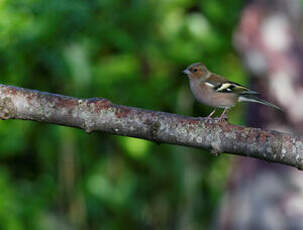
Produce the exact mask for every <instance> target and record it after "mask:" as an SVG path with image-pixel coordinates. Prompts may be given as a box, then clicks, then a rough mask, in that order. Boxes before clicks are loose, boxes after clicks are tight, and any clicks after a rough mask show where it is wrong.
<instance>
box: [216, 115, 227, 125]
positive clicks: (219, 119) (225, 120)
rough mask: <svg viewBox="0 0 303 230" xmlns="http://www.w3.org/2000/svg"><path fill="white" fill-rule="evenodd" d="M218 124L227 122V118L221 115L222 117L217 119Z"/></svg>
mask: <svg viewBox="0 0 303 230" xmlns="http://www.w3.org/2000/svg"><path fill="white" fill-rule="evenodd" d="M218 122H222V123H226V122H228V116H227V115H226V114H223V116H220V117H219V118H218Z"/></svg>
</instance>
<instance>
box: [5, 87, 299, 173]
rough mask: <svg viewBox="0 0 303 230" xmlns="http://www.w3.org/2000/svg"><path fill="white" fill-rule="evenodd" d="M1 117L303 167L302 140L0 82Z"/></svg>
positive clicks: (214, 120) (254, 129)
mask: <svg viewBox="0 0 303 230" xmlns="http://www.w3.org/2000/svg"><path fill="white" fill-rule="evenodd" d="M0 119H22V120H32V121H38V122H47V123H52V124H59V125H64V126H71V127H77V128H81V129H84V130H85V131H86V132H88V133H90V132H93V131H102V132H106V133H111V134H115V135H122V136H130V137H138V138H142V139H147V140H151V141H155V142H158V143H160V142H161V143H169V144H177V145H185V146H192V147H199V148H204V149H208V150H211V152H212V153H216V154H218V153H223V152H226V153H232V154H236V155H240V156H249V157H254V158H259V159H264V160H266V161H269V162H277V163H281V164H285V165H290V166H295V167H297V168H298V169H303V138H301V137H295V136H292V135H290V134H286V133H280V132H277V131H269V130H263V129H258V128H249V127H242V126H236V125H232V124H229V123H228V122H222V121H221V122H220V121H219V120H218V119H209V120H207V119H205V118H193V117H186V116H181V115H176V114H170V113H164V112H156V111H150V110H143V109H139V108H133V107H128V106H123V105H115V104H113V103H111V102H110V101H109V100H107V99H103V98H89V99H79V98H73V97H67V96H63V95H58V94H51V93H46V92H40V91H36V90H28V89H23V88H18V87H13V86H6V85H1V84H0Z"/></svg>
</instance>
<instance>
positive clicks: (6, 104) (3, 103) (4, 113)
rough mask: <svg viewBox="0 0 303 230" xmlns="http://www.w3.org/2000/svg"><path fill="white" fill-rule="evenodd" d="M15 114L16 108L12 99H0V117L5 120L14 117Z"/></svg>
mask: <svg viewBox="0 0 303 230" xmlns="http://www.w3.org/2000/svg"><path fill="white" fill-rule="evenodd" d="M15 114H16V108H15V106H14V103H13V102H12V99H11V98H9V97H5V98H2V99H0V119H2V120H7V119H10V118H14V117H15Z"/></svg>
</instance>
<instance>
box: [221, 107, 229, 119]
mask: <svg viewBox="0 0 303 230" xmlns="http://www.w3.org/2000/svg"><path fill="white" fill-rule="evenodd" d="M228 109H229V108H224V111H223V113H222V114H221V116H220V117H219V121H223V120H228V117H227V115H226V112H227V110H228Z"/></svg>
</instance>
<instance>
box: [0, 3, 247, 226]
mask: <svg viewBox="0 0 303 230" xmlns="http://www.w3.org/2000/svg"><path fill="white" fill-rule="evenodd" d="M223 2H224V3H223ZM223 2H222V1H220V0H201V1H194V0H163V1H156V0H90V1H83V0H51V1H46V0H18V1H15V0H2V1H0V66H1V68H0V74H1V82H2V83H4V84H12V85H16V86H20V87H27V88H31V89H37V90H44V91H49V92H53V93H60V94H66V95H70V96H76V97H105V98H107V99H109V100H111V101H112V102H114V103H118V104H124V105H130V106H138V107H141V108H146V109H151V110H161V111H166V112H172V113H180V114H185V115H194V116H202V115H206V114H207V113H208V112H210V110H211V109H210V108H207V107H206V106H201V105H199V104H198V103H196V102H194V99H193V97H192V95H191V93H190V91H189V89H188V82H187V79H186V78H185V77H184V76H183V75H182V70H183V69H184V68H185V67H186V66H187V65H189V64H191V63H193V62H197V61H202V62H204V63H205V64H206V65H207V66H208V67H209V69H210V70H212V71H215V72H217V73H220V74H224V75H226V76H229V78H230V79H231V80H235V81H238V82H240V83H245V78H244V71H243V68H242V66H241V62H240V60H239V58H238V56H237V55H236V53H235V52H234V50H233V47H232V33H233V30H234V28H235V26H236V25H237V20H238V18H239V17H240V13H241V8H242V7H243V1H240V0H225V1H223ZM242 115H243V113H241V108H240V109H239V108H235V110H233V111H232V112H231V113H230V116H231V119H232V122H233V123H241V122H242V120H241V117H242ZM0 137H1V138H0V146H1V154H0V159H1V161H0V229H6V230H19V229H39V230H40V229H42V230H43V229H46V230H48V229H125V228H130V229H208V228H209V227H210V225H211V223H212V221H213V217H214V214H215V210H216V207H217V205H218V202H219V201H220V197H221V194H222V190H223V189H224V187H225V184H226V179H227V177H228V172H229V170H230V167H229V165H230V158H229V157H226V156H221V157H219V158H215V157H212V156H211V155H210V154H207V153H205V152H203V151H202V150H199V149H193V148H185V147H180V146H171V145H165V144H162V145H157V144H154V143H151V142H147V141H144V140H140V139H133V138H127V137H117V136H110V135H107V134H102V133H95V134H90V135H88V134H86V133H84V132H83V131H81V130H77V129H73V128H68V127H60V126H55V125H47V124H40V123H34V122H28V121H1V122H0Z"/></svg>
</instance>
